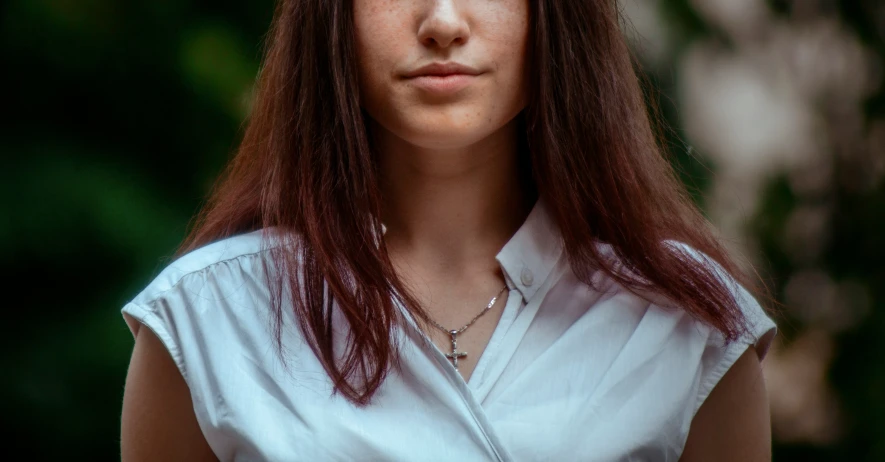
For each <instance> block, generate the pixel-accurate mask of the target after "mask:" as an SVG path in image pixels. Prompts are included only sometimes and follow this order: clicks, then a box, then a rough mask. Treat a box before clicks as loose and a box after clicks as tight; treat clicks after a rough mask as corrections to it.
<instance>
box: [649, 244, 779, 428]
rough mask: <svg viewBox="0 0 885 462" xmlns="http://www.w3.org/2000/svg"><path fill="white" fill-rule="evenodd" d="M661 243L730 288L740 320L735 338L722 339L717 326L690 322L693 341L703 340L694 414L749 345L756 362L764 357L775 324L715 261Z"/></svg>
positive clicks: (693, 250) (685, 248) (686, 247)
mask: <svg viewBox="0 0 885 462" xmlns="http://www.w3.org/2000/svg"><path fill="white" fill-rule="evenodd" d="M664 242H665V245H667V246H668V247H669V248H671V249H673V250H674V251H676V252H680V253H681V254H682V256H684V257H687V258H690V259H692V260H695V261H697V262H698V264H700V265H705V266H707V267H708V268H709V269H710V270H711V271H712V272H713V273H714V274H715V275H716V276H717V277H718V278H719V279H720V280H721V281H722V282H723V283H724V284H725V286H726V287H727V288H728V289H729V290H730V291H731V294H732V296H733V297H734V299H735V301H736V302H737V306H738V308H740V311H741V314H742V315H743V320H744V329H743V330H742V332H741V333H740V335H739V336H738V337H737V339H734V340H730V341H728V340H726V338H725V335H723V334H722V333H721V332H720V331H718V330H717V329H715V328H713V327H710V326H707V325H705V324H704V323H703V322H701V321H699V320H694V321H693V322H694V323H695V324H696V326H697V330H698V332H701V333H702V335H699V336H697V337H696V338H695V341H696V342H703V344H702V345H699V346H700V347H702V348H703V353H702V355H701V363H700V368H699V371H698V373H699V379H700V380H699V387H698V393H697V401H696V403H695V406H694V409H693V411H694V413H696V412H697V410H698V409H699V408H700V406H701V404H703V402H704V401H705V400H706V398H707V397H708V396H709V394H710V392H712V390H713V388H714V387H715V386H716V385H717V384H718V383H719V382H720V381H721V380H722V378H723V377H724V376H725V374H726V373H727V372H728V371H729V370H730V369H731V368H732V366H734V365H735V363H736V362H737V361H738V360H739V359H740V358H741V356H742V355H744V353H746V352H747V351H748V349H749V348H750V347H753V349H754V350H755V352H756V355H757V357H758V359H759V361H762V360H763V359H764V358H765V356H766V355H767V353H768V350H769V348H770V346H771V343H772V341H773V339H774V337H775V335H776V334H777V325H776V324H775V322H774V320H773V319H772V317H771V315H769V313H767V312H766V310H765V309H764V308H763V307H762V305H761V304H760V303H759V301H758V300H757V298H756V297H755V296H753V294H751V293H750V291H748V290H747V288H746V287H744V286H743V285H741V284H740V283H739V282H738V281H737V280H736V278H734V277H733V276H732V275H730V274H728V272H726V271H725V270H724V269H723V267H722V266H721V265H720V264H719V263H717V262H716V261H715V260H713V259H712V258H710V257H709V256H708V255H706V254H704V253H703V252H701V251H699V250H698V249H696V248H694V247H692V246H690V245H688V244H686V243H684V242H679V241H672V240H671V241H664Z"/></svg>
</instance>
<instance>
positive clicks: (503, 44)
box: [353, 0, 529, 149]
mask: <svg viewBox="0 0 885 462" xmlns="http://www.w3.org/2000/svg"><path fill="white" fill-rule="evenodd" d="M353 10H354V11H353V13H354V25H355V29H356V34H355V35H356V45H357V53H358V56H359V63H358V66H359V74H360V95H361V100H362V105H363V107H364V109H365V110H366V112H367V113H368V114H369V115H370V116H371V117H372V119H374V120H375V121H376V122H377V123H378V125H380V126H381V127H383V129H385V130H387V131H389V132H390V133H392V134H393V135H395V136H396V137H398V138H401V139H402V140H404V141H406V142H407V143H410V144H412V145H415V146H417V147H423V148H431V149H450V148H460V147H465V146H469V145H471V144H473V143H476V142H478V141H480V140H482V139H485V138H487V137H488V136H490V135H491V134H493V133H494V132H495V131H496V130H499V129H501V127H503V126H505V125H506V124H507V123H508V122H510V121H511V120H512V119H513V118H514V117H515V116H516V115H517V114H518V113H519V111H521V110H522V109H523V108H524V107H525V101H526V97H525V94H526V91H525V81H524V80H525V78H524V73H525V72H524V71H525V55H526V42H527V36H528V27H529V4H528V0H354V4H353ZM433 62H458V63H461V64H465V65H468V66H471V67H474V68H477V69H479V70H481V71H483V74H482V75H480V76H478V77H477V78H476V79H474V81H473V83H472V84H471V85H470V86H469V87H467V88H465V89H463V90H462V91H460V92H458V93H456V94H454V95H449V96H440V95H430V94H428V93H427V92H423V91H420V90H418V89H416V88H415V87H414V86H412V85H410V83H409V81H408V80H406V79H403V78H402V74H403V73H404V72H408V71H410V70H413V69H415V68H418V67H420V66H423V65H426V64H430V63H433Z"/></svg>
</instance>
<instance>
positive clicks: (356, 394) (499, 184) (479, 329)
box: [122, 0, 775, 461]
mask: <svg viewBox="0 0 885 462" xmlns="http://www.w3.org/2000/svg"><path fill="white" fill-rule="evenodd" d="M180 255H181V258H179V259H178V260H177V261H176V262H174V263H173V264H171V265H170V266H169V267H168V268H166V269H165V270H164V271H163V272H162V273H161V274H160V275H159V276H158V277H157V278H156V279H155V280H154V281H153V282H151V283H150V284H149V285H148V286H147V288H146V289H145V290H144V291H143V292H142V293H140V294H139V295H138V296H137V297H135V299H134V300H132V302H131V303H129V304H127V305H126V306H125V307H124V308H123V313H124V315H125V318H126V320H127V322H128V324H129V326H130V328H131V330H132V332H133V334H134V335H135V338H136V342H135V349H134V352H133V356H132V362H131V365H130V369H129V376H128V378H127V383H126V391H125V397H124V404H123V423H122V451H123V459H124V460H127V461H139V460H215V459H220V460H273V461H284V460H285V461H288V460H309V461H319V460H471V461H472V460H477V461H480V460H498V461H510V460H528V461H533V460H598V461H614V460H630V461H640V460H642V461H671V460H677V459H681V460H684V461H708V460H717V461H729V460H740V461H757V460H768V459H769V458H770V455H769V454H770V441H769V439H770V436H769V423H768V403H767V397H766V394H765V388H764V384H763V380H762V375H761V373H760V366H759V362H760V360H761V359H762V357H763V356H764V355H765V352H766V350H767V348H768V345H769V343H770V340H771V337H772V336H773V335H774V331H775V326H774V324H773V323H772V322H771V320H770V319H769V318H768V317H767V316H766V315H765V314H764V312H763V311H762V309H761V308H760V307H759V305H758V304H757V303H756V301H755V300H754V299H753V298H752V297H751V296H750V295H749V293H748V292H747V291H746V290H744V288H743V287H742V286H740V285H738V284H737V283H736V282H735V281H736V280H737V279H738V278H737V275H738V272H737V271H736V270H735V266H734V264H733V263H732V262H731V261H730V260H729V258H728V256H727V255H726V253H725V252H724V251H723V250H722V247H721V246H720V245H719V244H718V243H717V242H716V240H715V238H714V237H712V234H711V232H710V231H709V230H708V228H707V226H706V223H705V222H704V220H703V219H702V218H701V217H700V215H699V213H698V212H697V211H696V210H695V209H694V208H693V207H692V206H691V205H690V201H688V200H687V199H686V195H685V194H684V192H683V191H682V190H681V189H680V188H679V187H678V183H677V182H676V181H675V180H674V177H673V174H672V172H671V170H670V168H669V166H668V164H667V162H666V160H664V158H663V157H662V156H661V153H660V151H659V149H658V148H657V146H656V143H655V139H654V135H653V131H652V129H651V127H650V124H649V120H648V117H647V116H646V108H645V106H644V103H643V97H642V92H641V89H640V87H639V86H638V84H637V79H636V75H635V74H634V71H633V67H632V65H631V60H630V55H629V53H628V50H627V48H626V46H625V44H624V41H623V39H622V37H621V34H620V31H619V27H618V17H617V8H616V2H615V1H614V0H581V1H578V0H574V1H572V0H569V1H560V0H531V1H530V0H352V1H351V2H347V1H341V2H332V1H321V0H283V1H281V2H280V4H279V6H278V10H277V13H276V17H275V20H274V24H273V29H272V32H271V34H270V47H269V49H268V51H267V55H266V57H265V62H264V66H263V68H262V72H261V76H260V85H259V91H258V94H257V100H256V104H255V106H254V109H253V113H252V116H251V121H250V124H249V126H248V130H247V131H246V134H245V139H244V140H243V143H242V146H241V147H240V149H239V152H238V154H237V156H236V158H235V159H234V160H233V162H232V164H231V166H230V168H229V170H228V171H227V172H226V174H225V176H224V178H223V179H222V180H221V181H220V182H219V184H218V186H217V187H216V189H215V190H214V191H213V195H212V198H211V200H210V202H209V203H208V205H207V206H206V208H205V210H204V211H203V212H202V213H201V215H200V217H199V220H198V222H197V224H196V226H195V227H194V229H193V231H192V234H191V235H190V236H189V238H188V239H187V241H186V242H185V243H184V245H183V246H182V248H181V250H180ZM142 327H147V329H145V328H142Z"/></svg>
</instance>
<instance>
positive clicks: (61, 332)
mask: <svg viewBox="0 0 885 462" xmlns="http://www.w3.org/2000/svg"><path fill="white" fill-rule="evenodd" d="M569 1H570V0H569ZM800 1H801V0H800ZM876 2H877V0H866V1H863V0H858V1H854V2H851V1H841V2H830V4H832V15H834V16H836V17H838V18H839V20H840V21H842V22H843V23H844V24H846V25H847V27H849V28H851V29H852V30H854V31H855V33H856V34H858V36H859V37H861V39H862V40H864V41H865V43H866V45H867V46H868V47H870V49H871V50H873V51H874V52H875V53H876V54H877V55H878V57H879V59H880V60H881V59H882V58H883V57H885V44H883V42H882V36H883V35H882V33H881V31H880V30H878V29H877V26H876V24H879V25H881V24H883V23H882V22H881V21H878V19H877V18H874V17H871V15H870V12H871V11H873V10H874V8H873V6H874V4H875V3H876ZM791 4H792V2H789V1H778V2H772V5H773V6H774V7H775V8H776V9H777V11H779V12H780V14H782V15H784V17H785V18H788V17H789V14H790V12H791V9H792V7H791ZM272 6H273V5H272V2H270V1H268V0H262V1H229V0H214V1H211V2H210V1H194V0H151V1H144V0H143V1H129V2H122V1H110V0H11V1H8V2H4V3H3V4H2V6H0V14H2V16H0V24H2V29H0V40H2V44H0V60H2V63H3V68H4V70H3V71H2V74H3V76H4V81H6V82H7V83H6V84H5V85H4V89H5V91H4V101H3V108H4V109H5V110H4V112H5V115H6V117H4V120H5V121H4V123H2V124H0V152H2V154H3V160H2V161H3V166H2V168H0V201H2V202H0V203H2V211H3V213H2V215H0V217H2V218H0V220H2V221H0V247H2V250H0V255H3V260H2V266H3V267H2V269H3V270H4V274H6V276H5V277H4V284H3V288H4V296H3V301H2V302H0V303H2V306H3V307H4V310H3V311H4V319H3V321H2V336H0V342H2V344H0V346H2V350H3V356H2V362H0V370H2V371H3V378H4V380H2V385H0V386H2V388H0V396H2V397H3V400H2V408H0V415H2V419H3V427H4V428H5V429H7V430H6V434H5V435H4V441H5V442H6V443H5V446H6V448H5V449H6V453H7V454H10V453H15V451H22V452H19V454H30V456H26V457H24V458H25V459H28V460H43V459H45V460H62V459H78V460H79V459H83V460H95V461H98V460H115V459H118V458H119V414H120V404H121V399H122V391H123V383H124V378H125V374H126V366H127V363H128V359H129V354H130V351H131V346H132V339H131V336H130V334H129V332H128V330H127V328H126V326H125V324H124V322H123V320H122V318H121V317H120V313H119V310H120V308H121V307H122V305H123V304H124V303H125V302H126V301H127V300H129V299H130V298H131V297H133V296H134V295H135V294H136V293H137V292H138V291H139V290H140V289H141V288H142V287H143V286H144V285H145V284H147V282H148V281H149V280H150V279H151V278H152V277H153V276H154V275H155V274H156V273H157V272H158V271H159V270H160V269H161V268H162V267H163V266H165V265H166V264H168V263H169V259H168V257H169V255H171V253H172V252H173V250H174V248H175V246H176V245H177V244H178V243H179V241H180V240H181V239H182V237H183V235H184V232H185V229H186V226H187V223H188V220H189V218H190V217H191V215H192V214H193V213H194V212H195V211H196V210H197V209H198V208H199V206H200V203H201V201H202V199H203V197H204V195H205V193H206V191H207V188H208V186H209V185H210V184H211V181H212V180H213V178H214V177H215V176H216V175H217V173H218V172H219V171H220V169H221V167H222V165H223V164H224V162H225V161H226V159H227V158H228V157H229V155H230V153H231V152H232V151H233V149H234V148H235V146H236V144H237V140H238V137H239V135H240V133H241V128H242V124H243V120H244V118H245V116H246V114H247V113H248V101H249V91H250V88H251V85H252V83H253V78H254V76H255V73H256V71H257V69H258V59H259V57H260V50H261V41H262V39H263V35H264V34H265V32H266V29H267V26H268V25H269V22H270V19H271V12H272ZM663 6H664V8H666V9H667V12H668V17H669V18H670V19H671V20H672V21H673V23H674V24H676V25H678V26H679V27H680V28H681V29H682V30H683V31H684V32H686V34H687V35H686V36H685V37H684V38H685V39H686V42H687V41H688V40H689V39H690V38H692V37H697V36H709V35H713V36H715V35H717V34H719V33H720V32H719V31H717V30H716V28H715V27H712V26H711V25H709V24H705V23H704V21H703V20H701V19H700V17H699V16H698V15H697V14H695V12H694V10H693V9H692V7H691V6H690V4H689V3H688V2H687V0H666V1H664V2H663ZM877 21H878V22H877ZM880 62H881V61H880ZM656 72H658V73H655V72H650V77H651V81H652V82H654V83H655V85H656V86H657V87H659V88H660V90H661V91H662V92H663V93H664V96H665V97H664V98H662V102H663V103H662V105H663V112H664V114H665V116H666V117H667V118H668V120H669V122H670V124H671V125H672V126H673V127H674V128H675V129H676V130H675V133H674V134H675V135H679V134H680V130H679V127H680V121H679V119H678V117H676V114H677V113H678V112H677V111H676V108H675V107H673V105H672V103H671V102H670V99H669V96H670V95H671V93H672V92H673V91H674V90H673V89H674V87H675V85H676V82H674V81H673V78H674V75H673V74H672V73H670V72H660V71H656ZM883 88H885V87H883V86H881V85H880V86H879V89H878V90H877V91H876V93H875V94H874V95H873V97H871V98H870V99H869V100H867V101H866V102H864V107H863V110H864V112H865V114H866V117H867V121H868V123H870V124H871V123H872V122H873V121H875V120H878V119H881V118H883V117H885V104H883V101H885V97H883ZM671 141H673V144H674V145H675V146H679V145H681V144H680V142H676V141H675V138H674V139H673V140H671ZM676 154H677V161H678V163H679V164H680V166H681V168H682V170H683V171H684V172H685V175H686V178H692V180H691V182H692V183H693V184H694V185H699V186H701V187H702V188H703V187H705V186H706V185H707V184H708V183H709V181H708V178H706V177H705V176H708V175H709V172H707V170H706V169H705V167H704V166H702V165H701V164H700V163H698V160H697V159H695V158H692V157H689V156H687V155H686V154H685V153H682V152H680V151H679V149H676ZM701 154H703V153H701ZM883 155H885V153H883ZM833 163H834V166H835V168H836V169H837V171H838V170H839V169H840V168H842V165H841V164H840V161H839V160H838V158H836V157H835V156H834V158H833ZM840 184H841V183H840ZM828 200H832V201H833V203H834V205H835V207H836V213H835V215H834V218H833V223H832V238H831V239H830V240H829V243H828V244H827V247H826V250H825V252H824V256H823V261H822V262H820V266H821V267H822V268H823V269H824V270H826V271H827V273H828V274H830V275H831V276H832V277H833V278H834V279H835V280H840V279H842V278H848V277H850V278H852V279H853V280H856V281H859V282H860V283H862V284H863V285H864V286H865V287H866V288H867V290H868V291H869V293H870V294H871V296H872V305H871V306H872V310H871V312H870V313H869V314H868V315H867V317H866V318H865V319H864V322H863V323H862V324H861V325H859V326H858V327H855V328H852V329H850V330H848V331H845V332H842V333H840V334H839V335H838V336H837V337H836V338H835V340H836V342H837V343H836V344H837V349H836V357H835V359H834V361H833V363H832V366H831V367H830V371H829V377H830V381H831V383H832V385H833V386H834V387H835V389H836V391H837V393H838V396H839V402H840V406H841V409H842V412H843V414H844V417H845V422H844V431H843V434H842V436H841V437H840V438H839V440H838V441H837V442H836V443H834V444H831V445H828V446H814V445H811V444H782V443H780V442H778V441H776V442H775V459H776V460H781V461H787V460H797V461H798V460H802V461H817V460H865V461H866V460H868V461H874V460H885V360H883V359H882V358H885V269H883V266H885V265H883V262H885V241H883V237H885V186H883V185H882V184H881V182H880V184H878V186H876V187H875V188H873V189H872V190H868V191H865V192H863V193H857V192H852V190H851V189H850V188H842V187H841V186H840V187H837V191H836V192H835V193H834V194H833V195H832V197H829V198H828ZM795 203H796V198H795V197H794V194H793V192H792V191H791V189H790V186H789V183H788V182H787V181H786V180H785V179H784V178H775V179H773V180H771V181H770V182H769V184H768V186H767V187H766V193H765V196H764V203H763V205H762V207H761V208H760V211H759V213H758V214H757V216H755V217H753V218H752V220H751V221H750V222H751V231H752V233H753V234H754V236H755V237H756V238H757V239H758V240H759V242H761V243H762V249H763V250H764V253H765V255H764V256H763V261H766V262H767V264H766V266H765V267H764V268H762V269H763V271H764V275H765V277H766V279H767V280H769V281H770V282H771V283H772V284H773V286H772V287H773V289H774V293H775V295H776V296H777V297H782V291H783V284H784V282H785V281H786V280H788V278H789V277H790V275H791V274H792V273H793V271H795V268H793V267H792V266H791V263H790V259H789V258H787V257H786V256H785V252H784V250H783V249H782V245H783V242H782V241H783V240H782V234H783V231H784V226H785V223H784V220H785V217H786V216H787V214H788V213H789V211H790V210H792V208H793V207H795ZM779 323H780V325H781V332H782V334H783V338H784V340H786V341H788V342H789V340H790V339H791V338H793V336H794V335H795V334H796V333H797V332H799V331H801V330H802V329H803V326H802V324H801V323H800V322H799V321H798V320H796V319H793V318H792V317H791V315H790V311H789V309H788V308H787V309H785V310H784V312H783V319H780V320H779Z"/></svg>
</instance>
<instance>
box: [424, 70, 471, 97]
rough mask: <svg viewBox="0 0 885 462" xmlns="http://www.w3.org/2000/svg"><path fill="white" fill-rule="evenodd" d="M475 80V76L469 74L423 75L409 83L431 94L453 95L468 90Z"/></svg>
mask: <svg viewBox="0 0 885 462" xmlns="http://www.w3.org/2000/svg"><path fill="white" fill-rule="evenodd" d="M475 78H476V76H475V75H469V74H449V75H422V76H419V77H412V78H410V79H409V81H410V82H412V85H414V86H415V87H417V88H420V89H421V90H424V91H427V92H430V93H437V94H451V93H457V92H459V91H461V90H463V89H464V88H467V86H469V85H470V84H471V83H473V80H474V79H475Z"/></svg>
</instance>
